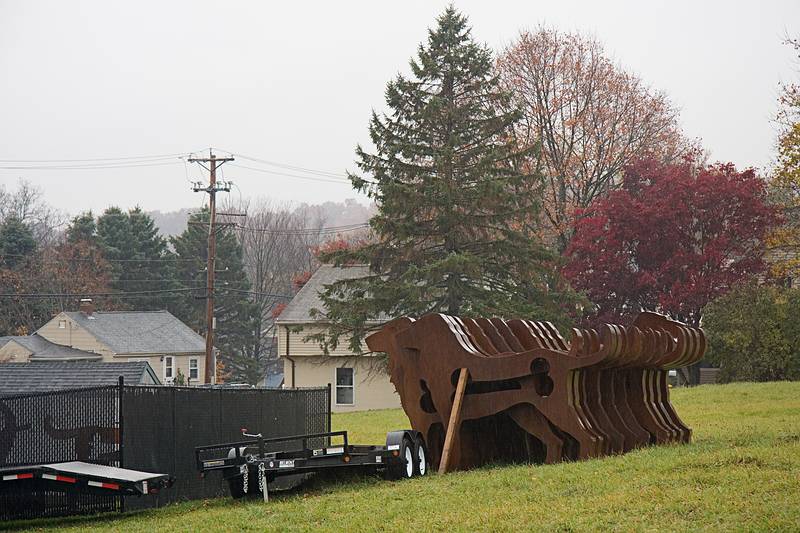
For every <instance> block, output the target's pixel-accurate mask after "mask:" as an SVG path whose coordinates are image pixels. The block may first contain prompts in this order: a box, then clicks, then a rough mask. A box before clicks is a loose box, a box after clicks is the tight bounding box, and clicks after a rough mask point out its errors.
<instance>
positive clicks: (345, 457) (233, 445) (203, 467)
mask: <svg viewBox="0 0 800 533" xmlns="http://www.w3.org/2000/svg"><path fill="white" fill-rule="evenodd" d="M245 431H246V430H243V434H245V435H246V433H245ZM247 436H250V437H255V438H254V439H251V440H244V441H237V442H226V443H221V444H212V445H210V446H198V447H197V448H195V461H196V463H197V469H198V470H199V471H200V473H201V475H205V474H206V473H208V472H213V471H221V472H222V476H223V478H224V479H225V480H226V481H227V482H228V484H229V487H230V489H231V495H232V496H234V497H235V498H238V497H242V496H243V495H245V494H247V493H248V492H263V491H262V490H261V489H262V487H263V488H266V485H267V484H268V483H271V482H273V481H274V480H275V479H277V478H280V477H284V476H294V475H298V474H313V473H320V472H323V471H330V470H339V469H347V470H354V469H360V470H362V471H365V472H383V473H384V474H386V476H387V477H388V478H390V479H400V478H403V477H412V476H415V475H425V474H426V473H427V470H428V463H427V458H426V448H425V443H424V441H423V439H422V436H421V435H420V434H419V433H417V432H415V431H413V430H398V431H392V432H389V433H388V434H387V435H386V444H385V445H358V444H350V442H349V440H348V436H347V432H346V431H331V432H326V433H312V434H307V435H294V436H290V437H273V438H264V437H262V436H261V435H260V434H259V435H247ZM339 438H340V439H342V441H343V442H342V443H341V444H331V440H332V439H339ZM297 443H299V446H296V445H295V446H292V444H297ZM312 443H314V444H315V445H312ZM320 443H321V444H320ZM268 448H272V449H271V450H268ZM250 480H252V482H251V481H250ZM264 496H265V498H266V494H264Z"/></svg>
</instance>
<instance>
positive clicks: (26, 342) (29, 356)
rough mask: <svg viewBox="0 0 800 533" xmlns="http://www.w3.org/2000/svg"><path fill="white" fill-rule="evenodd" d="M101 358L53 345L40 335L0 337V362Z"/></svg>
mask: <svg viewBox="0 0 800 533" xmlns="http://www.w3.org/2000/svg"><path fill="white" fill-rule="evenodd" d="M102 359H103V356H102V355H100V354H94V353H91V352H85V351H83V350H76V349H75V348H70V347H69V346H62V345H60V344H55V343H52V342H50V341H49V340H47V339H45V338H44V337H42V336H41V335H37V334H36V333H34V334H33V335H20V336H14V337H0V361H2V362H10V363H21V362H28V361H100V360H102Z"/></svg>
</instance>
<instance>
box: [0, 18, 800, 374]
mask: <svg viewBox="0 0 800 533" xmlns="http://www.w3.org/2000/svg"><path fill="white" fill-rule="evenodd" d="M789 45H790V46H793V47H794V48H795V50H797V49H798V43H797V41H789ZM385 96H386V102H385V103H386V108H385V111H384V112H377V111H373V112H372V114H371V117H370V120H369V127H368V128H369V134H370V139H371V146H370V147H362V146H357V147H356V165H357V170H355V171H353V172H351V173H349V178H350V181H351V182H352V185H353V187H354V189H356V190H359V191H361V192H363V193H365V194H366V195H367V196H368V197H369V198H370V199H371V200H372V201H374V203H375V205H376V208H377V210H376V212H375V214H374V216H373V217H372V218H371V219H370V224H369V226H370V227H369V231H368V233H366V234H364V235H359V236H358V237H357V238H351V237H352V236H337V237H336V238H334V239H333V240H332V241H331V242H327V243H326V242H325V240H326V237H330V235H327V236H326V234H324V233H323V232H322V231H317V232H314V231H313V228H315V227H316V228H322V227H323V226H324V221H322V220H313V221H312V220H310V219H309V216H308V212H303V213H298V212H296V211H295V212H293V211H290V210H287V209H284V208H280V207H279V206H274V205H268V204H263V203H257V202H250V201H247V200H243V201H240V202H239V204H238V205H235V206H233V208H232V209H230V210H231V211H235V210H238V211H244V212H246V213H247V215H248V216H247V218H246V222H244V223H243V224H239V223H237V221H236V220H232V219H231V220H223V222H228V223H230V224H231V225H230V226H225V228H224V229H223V228H222V227H220V228H219V232H220V233H219V239H220V240H219V244H218V254H219V255H218V257H219V259H218V263H217V264H218V268H219V269H220V270H221V273H220V274H219V279H220V282H221V285H220V291H219V294H218V301H217V306H218V309H217V317H218V318H217V320H218V324H219V325H218V339H219V347H220V349H221V350H222V361H223V363H224V365H225V371H226V372H228V373H229V374H230V378H231V379H244V380H247V381H250V382H255V381H256V380H257V379H258V378H259V377H260V376H262V375H263V371H264V366H265V365H266V364H267V362H268V361H270V360H274V359H272V358H273V357H274V355H275V347H274V345H273V342H274V340H273V339H274V318H275V316H277V315H278V314H279V313H280V311H281V309H282V307H283V305H285V301H286V300H285V298H284V299H282V296H281V295H285V296H288V295H291V294H292V293H293V291H295V290H297V288H298V287H299V286H300V285H302V283H303V282H304V281H305V280H307V279H308V276H309V275H310V273H311V272H312V271H313V269H314V268H315V266H316V265H317V264H318V259H319V260H320V261H324V262H331V263H334V264H336V265H339V266H347V265H353V264H363V265H369V267H370V269H369V272H370V274H369V275H368V276H367V277H364V278H359V279H347V280H342V281H340V282H337V283H335V284H333V285H330V286H327V287H325V288H324V291H323V294H322V299H323V301H324V304H325V308H324V309H317V310H312V313H315V314H316V315H317V316H319V317H320V318H324V319H325V322H326V323H327V324H328V328H327V330H326V331H324V332H323V333H321V334H318V335H314V336H313V337H310V340H313V341H316V342H318V343H319V344H320V345H321V347H322V348H323V349H324V350H329V349H331V348H332V347H335V346H336V345H338V344H340V343H347V344H348V345H349V347H350V348H351V349H352V350H353V351H355V352H356V353H362V352H363V350H364V345H363V338H364V336H365V335H366V334H368V333H369V331H370V329H371V328H372V327H374V322H375V320H380V319H382V318H385V317H394V316H400V315H411V316H418V315H421V314H424V313H430V312H444V313H450V314H456V315H463V316H493V315H496V316H504V317H516V316H521V317H529V318H536V319H538V320H550V321H552V322H554V323H555V324H556V325H558V327H559V328H561V329H562V331H564V330H567V329H568V328H569V327H570V326H572V325H576V324H579V323H580V324H584V325H592V324H596V323H598V322H603V321H614V322H621V323H626V321H627V320H628V319H629V318H630V317H631V316H632V315H635V314H636V313H638V312H639V311H642V310H650V311H657V312H661V313H665V314H668V315H670V316H672V317H674V318H676V319H678V320H681V321H684V322H687V323H689V324H691V325H700V326H703V327H706V328H707V329H708V331H709V338H710V339H711V348H710V351H709V358H710V360H711V361H712V362H714V363H716V364H718V365H720V366H721V367H722V368H723V377H724V378H725V379H741V378H747V379H786V378H798V377H800V363H799V362H800V338H798V339H795V337H792V335H795V333H793V332H794V329H792V328H788V327H784V326H783V325H780V320H779V318H776V317H785V316H788V314H789V311H790V310H791V309H793V307H792V306H793V305H794V303H792V302H794V300H793V299H792V298H794V296H793V295H794V292H792V291H794V290H796V289H793V288H791V287H790V286H791V285H792V284H793V280H794V279H795V278H796V277H797V269H798V267H800V254H798V243H800V236H798V233H797V232H798V228H800V226H799V225H798V224H797V217H798V213H799V212H800V204H798V198H800V185H798V184H800V171H798V169H800V157H799V156H798V154H800V148H798V146H799V145H798V139H800V133H798V132H800V126H798V122H799V121H798V118H799V117H800V98H798V88H797V85H796V84H788V85H786V86H784V87H782V89H781V99H780V104H781V112H780V114H779V116H778V117H777V123H778V124H779V126H780V129H781V133H780V138H779V142H778V153H777V154H776V156H777V157H776V158H777V164H776V166H775V168H774V169H772V171H771V172H767V173H763V172H757V171H756V170H755V169H753V168H744V169H737V168H736V167H735V166H734V165H733V164H731V163H727V162H709V161H708V156H707V154H706V152H705V151H704V149H703V147H702V142H701V141H700V140H696V139H688V138H686V137H685V135H684V134H683V132H682V131H681V128H680V126H679V114H678V111H677V109H676V108H675V107H674V106H673V105H672V104H671V102H670V101H669V98H668V97H667V95H665V94H664V93H662V92H659V91H657V90H654V89H653V88H651V87H649V86H648V85H647V84H646V83H645V82H644V81H643V80H641V79H640V78H639V77H637V76H636V75H634V74H633V73H631V72H629V71H627V70H625V69H624V68H623V67H621V66H620V65H619V64H617V63H615V62H614V61H613V60H611V59H610V58H609V57H608V55H607V54H606V52H605V50H604V49H603V46H602V44H601V43H600V42H599V41H598V40H597V39H595V38H592V37H587V36H586V35H582V34H580V33H562V32H558V31H556V30H553V29H551V28H547V27H539V28H536V29H534V30H527V31H523V32H521V33H520V35H519V36H518V37H517V38H516V39H515V40H514V41H513V42H512V43H511V44H510V45H508V46H507V47H506V48H504V49H503V50H501V51H499V52H497V53H495V52H494V51H492V50H491V49H489V48H488V47H487V46H486V45H484V44H481V43H479V42H477V41H476V39H475V38H474V37H473V35H472V30H471V27H470V25H469V21H468V20H467V18H466V17H465V16H464V15H463V14H461V13H460V12H458V11H457V10H456V9H455V8H453V7H450V8H448V9H447V10H445V12H444V13H443V14H442V15H441V16H440V17H438V19H437V20H436V23H435V25H434V26H433V27H432V28H431V29H430V30H429V33H428V38H427V40H426V41H425V42H423V43H421V45H420V46H419V49H418V52H417V55H416V56H415V57H414V58H412V60H411V62H410V73H409V74H407V75H404V74H399V75H398V76H396V77H395V78H394V79H392V80H391V81H389V83H388V84H387V87H386V93H385ZM28 196H30V195H28ZM0 200H2V198H0ZM4 203H6V204H8V205H10V206H17V207H13V208H9V209H8V210H7V211H3V212H0V214H2V215H3V221H4V222H3V226H2V228H0V232H1V233H0V237H1V238H2V247H3V248H2V250H3V258H4V259H3V261H4V262H3V265H2V268H3V269H2V271H0V281H2V283H3V284H4V285H3V286H4V292H22V291H24V290H33V288H35V289H36V290H39V291H52V292H62V293H66V292H95V293H97V292H102V291H105V290H108V291H112V292H129V293H134V294H131V295H128V296H126V297H125V298H119V297H116V298H115V297H114V296H109V297H108V298H107V299H105V300H104V302H105V304H104V305H107V306H108V308H126V307H127V308H134V307H135V308H137V309H148V308H164V307H166V308H167V309H169V310H171V311H172V312H174V313H175V314H176V315H177V316H179V317H180V318H181V319H182V320H184V321H186V322H187V323H188V324H190V325H191V326H192V327H193V328H195V329H197V330H198V331H201V332H202V331H204V327H205V325H204V319H203V313H202V310H203V308H204V305H205V302H204V301H203V300H202V299H199V298H195V297H194V296H195V295H196V296H200V297H201V296H202V295H203V294H204V293H203V291H202V286H203V285H204V283H205V274H204V272H203V268H204V265H205V253H206V249H205V238H206V232H207V224H205V222H206V221H207V213H205V212H202V211H201V212H199V213H196V214H194V215H192V218H191V220H190V224H189V226H188V227H187V229H186V230H185V231H184V232H183V233H182V234H180V235H177V236H175V237H172V238H170V239H169V240H167V239H165V238H163V237H160V236H159V235H158V234H157V232H155V230H154V226H153V224H152V220H151V219H149V217H148V216H147V215H146V214H144V213H142V212H141V210H138V209H134V210H131V211H128V212H123V211H121V210H119V209H114V208H111V209H109V210H107V211H106V212H104V213H103V214H101V215H100V216H99V217H94V216H93V215H92V214H91V213H87V214H84V215H81V216H79V217H76V218H75V219H73V220H72V221H71V222H70V223H69V224H68V226H67V228H66V231H65V232H63V233H64V238H62V239H58V238H53V237H45V236H44V235H46V234H47V231H44V230H43V229H42V228H46V227H47V226H48V225H51V226H52V225H53V216H50V215H48V214H47V213H43V212H41V210H40V212H38V214H33V212H34V211H36V210H35V209H33V210H27V211H25V213H28V212H29V211H30V213H31V214H30V215H27V214H26V215H25V217H28V218H25V217H21V216H19V215H18V214H14V213H16V212H21V210H20V208H19V207H18V206H19V205H20V204H24V203H25V202H24V201H22V200H20V201H16V200H15V201H13V202H4ZM30 203H31V202H30V201H28V204H30ZM34 203H35V202H34ZM0 209H5V208H3V207H0ZM15 210H16V211H15ZM45 211H46V210H45ZM6 213H11V214H6ZM309 227H311V230H310V231H303V232H299V231H293V232H292V231H287V229H291V228H305V229H306V230H309ZM25 258H33V259H25ZM59 258H61V260H60V261H59ZM77 258H80V259H82V260H81V261H77V260H75V259H77ZM26 261H33V262H31V263H26ZM51 263H52V264H55V265H58V266H57V267H52V268H51V267H49V266H47V265H49V264H51ZM32 265H36V267H35V268H33V267H32ZM153 284H155V286H158V287H159V288H160V289H163V290H165V291H167V290H170V291H177V290H181V289H185V290H189V289H193V288H196V287H200V289H198V290H197V293H196V294H191V293H190V295H187V294H182V293H180V292H170V293H167V292H164V293H160V294H143V293H144V292H145V291H146V290H147V289H148V288H152V287H153V286H154V285H153ZM748 291H750V292H748ZM743 295H744V296H743ZM756 295H757V296H756ZM748 298H750V299H752V300H753V301H754V302H759V305H760V307H759V306H746V305H742V302H743V301H747V299H748ZM787 302H789V303H787ZM2 303H3V305H4V306H18V308H15V309H13V310H12V312H9V313H4V314H3V317H2V318H1V319H0V321H2V320H6V321H9V320H11V321H12V322H13V323H11V322H9V323H0V326H2V328H3V331H4V332H9V331H14V332H20V331H30V328H32V327H34V324H36V323H40V322H41V320H42V319H43V317H44V316H45V315H46V314H47V312H50V313H51V312H52V310H53V309H54V308H59V306H60V307H64V306H66V305H67V304H70V305H72V304H74V302H71V301H67V300H59V299H58V298H57V297H52V298H49V299H47V300H46V304H43V303H41V302H40V301H39V300H29V299H17V300H13V299H12V300H4V301H3V302H2ZM768 303H769V305H770V306H771V307H769V309H770V311H769V312H767V311H765V309H766V307H765V306H768ZM47 306H49V307H47ZM45 308H46V310H45ZM754 313H755V314H754ZM10 317H13V320H12V319H11V318H10ZM764 331H769V332H770V335H771V337H770V339H773V340H774V342H772V341H770V342H762V343H761V344H758V342H761V341H757V339H764V335H763V333H764ZM731 339H733V341H732V340H731ZM747 339H750V341H752V342H750V341H747V342H750V344H747V342H746V340H747ZM753 339H756V341H753ZM775 339H777V340H775ZM753 342H756V344H753ZM744 345H747V348H746V349H744V348H742V346H744ZM775 346H779V347H781V349H780V350H775V349H774V348H775ZM754 350H758V355H757V356H756V355H750V356H748V355H747V354H748V353H750V354H752V353H753V351H754ZM778 353H779V354H782V355H780V357H778V356H776V355H774V354H778ZM743 354H744V355H743ZM748 357H750V358H753V360H755V359H759V358H760V359H763V360H764V361H766V362H765V363H764V364H759V365H750V363H749V359H748ZM748 365H749V366H748ZM754 369H759V370H754Z"/></svg>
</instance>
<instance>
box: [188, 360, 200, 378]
mask: <svg viewBox="0 0 800 533" xmlns="http://www.w3.org/2000/svg"><path fill="white" fill-rule="evenodd" d="M198 377H200V370H199V369H198V367H197V359H189V379H197V378H198Z"/></svg>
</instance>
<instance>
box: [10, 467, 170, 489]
mask: <svg viewBox="0 0 800 533" xmlns="http://www.w3.org/2000/svg"><path fill="white" fill-rule="evenodd" d="M172 481H173V480H172V478H171V477H170V476H169V475H167V474H156V473H152V472H141V471H139V470H130V469H128V468H117V467H114V466H105V465H97V464H92V463H84V462H82V461H70V462H65V463H50V464H39V465H27V466H14V467H4V468H0V490H3V491H7V492H26V491H29V490H35V489H41V488H46V489H51V490H61V491H65V492H91V493H101V494H119V495H125V496H132V495H136V496H142V495H145V494H154V493H156V492H158V491H160V490H161V489H162V488H166V487H169V486H171V485H172Z"/></svg>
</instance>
